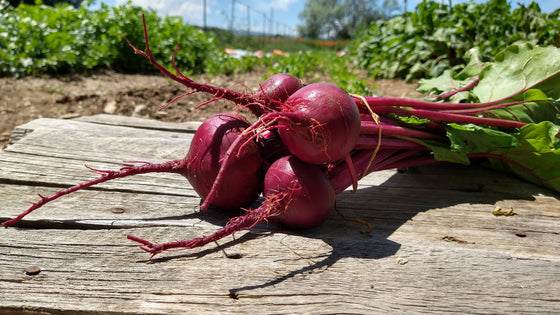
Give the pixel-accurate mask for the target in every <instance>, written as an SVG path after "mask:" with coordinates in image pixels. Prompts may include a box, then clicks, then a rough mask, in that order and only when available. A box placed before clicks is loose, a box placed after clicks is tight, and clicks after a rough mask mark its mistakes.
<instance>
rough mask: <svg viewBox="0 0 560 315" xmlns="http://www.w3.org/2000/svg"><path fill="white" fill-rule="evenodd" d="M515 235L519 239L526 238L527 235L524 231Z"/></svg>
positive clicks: (516, 232)
mask: <svg viewBox="0 0 560 315" xmlns="http://www.w3.org/2000/svg"><path fill="white" fill-rule="evenodd" d="M515 235H517V236H519V237H526V236H527V234H526V233H525V232H523V231H515Z"/></svg>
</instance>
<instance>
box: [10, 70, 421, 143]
mask: <svg viewBox="0 0 560 315" xmlns="http://www.w3.org/2000/svg"><path fill="white" fill-rule="evenodd" d="M265 74H266V71H265V70H264V69H263V70H259V71H252V72H248V73H242V74H236V75H231V76H225V75H220V76H212V77H209V76H205V75H200V76H196V77H194V78H193V79H195V80H196V81H199V82H205V83H208V84H212V85H215V86H220V87H227V88H231V89H235V90H238V91H255V90H256V89H258V86H259V83H260V82H262V81H263V77H264V76H265ZM303 80H304V82H311V81H317V80H320V81H326V82H328V81H329V80H328V78H317V77H314V78H303ZM372 86H376V89H375V93H376V94H378V95H379V96H396V97H408V98H419V97H421V95H420V94H419V93H417V92H416V91H415V89H416V86H417V85H416V83H411V84H409V83H405V82H404V81H401V80H381V81H375V82H372ZM0 91H1V92H0V94H1V95H0V149H3V148H5V147H6V145H7V144H8V142H9V138H10V134H11V132H12V130H13V129H14V127H16V126H18V125H21V124H23V123H26V122H28V121H31V120H33V119H37V118H42V117H45V118H61V119H71V118H75V117H78V116H89V115H95V114H100V113H107V114H115V115H125V116H140V117H146V118H151V119H157V120H162V121H173V122H183V121H203V120H204V119H206V118H207V117H210V116H211V115H213V114H215V113H218V112H225V111H229V110H231V109H233V107H234V105H233V104H232V103H231V102H227V101H222V100H220V101H215V102H212V103H209V104H207V105H205V106H203V107H201V108H198V109H197V108H195V107H196V106H197V105H199V104H202V103H204V102H206V101H208V100H210V97H209V96H208V95H205V94H204V93H195V94H191V95H188V96H185V97H183V98H180V99H179V100H178V101H176V102H174V103H173V104H171V105H169V106H168V107H167V108H165V109H164V110H159V109H160V108H161V107H162V106H164V105H166V104H167V102H169V101H170V100H172V99H173V98H174V97H177V96H179V95H182V94H184V93H185V89H184V88H183V86H182V85H180V84H178V83H176V82H174V81H171V80H169V79H167V78H165V77H164V76H163V75H135V74H122V73H116V72H113V71H108V70H107V71H101V72H95V73H90V74H83V75H77V74H73V75H64V76H35V77H25V78H20V79H16V78H0Z"/></svg>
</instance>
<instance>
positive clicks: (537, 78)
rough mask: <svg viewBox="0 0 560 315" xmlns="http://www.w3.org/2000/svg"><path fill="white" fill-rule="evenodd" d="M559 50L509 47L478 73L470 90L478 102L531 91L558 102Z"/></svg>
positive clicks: (559, 91) (524, 45) (528, 46)
mask: <svg viewBox="0 0 560 315" xmlns="http://www.w3.org/2000/svg"><path fill="white" fill-rule="evenodd" d="M558 86H560V49H559V48H556V47H553V46H547V47H535V46H533V45H531V44H529V43H526V44H516V45H511V46H509V47H508V48H506V49H505V50H504V51H502V52H500V53H498V54H497V55H496V57H495V62H494V63H493V64H491V65H490V66H488V67H485V68H484V69H483V70H482V72H481V73H480V82H479V83H478V85H477V86H476V87H475V88H474V89H473V92H474V93H475V94H476V95H477V96H478V98H479V99H480V101H481V102H489V101H494V100H501V99H509V98H512V97H513V96H516V95H518V94H520V93H523V92H525V91H526V90H529V89H531V88H533V87H536V88H539V89H540V90H542V91H543V92H544V93H545V94H546V95H547V96H548V97H550V98H553V99H558V98H560V89H558Z"/></svg>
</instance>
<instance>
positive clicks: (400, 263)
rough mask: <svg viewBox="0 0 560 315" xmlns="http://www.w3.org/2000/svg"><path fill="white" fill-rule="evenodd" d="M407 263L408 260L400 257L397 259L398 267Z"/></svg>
mask: <svg viewBox="0 0 560 315" xmlns="http://www.w3.org/2000/svg"><path fill="white" fill-rule="evenodd" d="M407 262H408V259H406V258H402V257H399V258H397V264H399V265H405V264H406V263H407Z"/></svg>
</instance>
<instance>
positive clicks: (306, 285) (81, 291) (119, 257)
mask: <svg viewBox="0 0 560 315" xmlns="http://www.w3.org/2000/svg"><path fill="white" fill-rule="evenodd" d="M196 126H197V124H196V123H194V124H191V123H187V124H172V123H160V122H157V121H148V120H142V119H131V118H123V117H118V116H107V115H99V116H93V117H82V118H80V119H78V120H54V119H39V120H35V121H32V122H30V123H28V124H25V125H23V126H20V127H18V128H17V129H16V130H14V138H13V140H14V141H15V142H14V143H13V144H12V145H10V146H9V147H8V148H6V150H5V151H3V152H0V196H1V197H0V220H1V221H4V220H6V219H8V218H10V217H11V216H12V215H15V214H18V213H20V212H22V211H23V210H25V209H26V207H27V206H26V204H25V203H24V201H25V200H36V199H37V198H38V197H37V196H36V193H41V194H44V195H47V194H50V193H53V192H55V191H56V190H58V189H60V188H63V187H68V186H70V185H74V184H76V183H79V182H81V181H84V180H87V179H91V178H93V177H94V176H96V175H95V174H94V173H93V172H92V171H90V170H88V169H87V168H85V167H84V164H87V165H88V166H90V167H93V168H97V169H118V168H120V167H122V166H123V165H125V164H126V163H123V162H122V161H148V162H161V161H166V160H170V159H179V158H182V157H183V156H184V154H185V153H186V151H187V149H188V144H189V141H190V139H191V138H192V133H193V131H194V130H195V129H196ZM558 197H559V196H558V195H557V194H555V193H553V192H551V191H548V190H546V189H543V188H540V187H537V186H535V185H532V184H528V183H525V182H523V181H520V180H518V179H516V178H513V177H511V176H507V175H504V174H500V173H496V172H493V171H491V170H488V169H485V168H483V167H481V166H471V167H464V166H457V165H437V166H425V167H417V168H414V169H412V170H411V171H409V172H406V173H398V172H396V171H392V170H391V171H383V172H378V173H376V174H372V175H370V176H368V177H367V178H365V179H363V180H362V181H361V182H360V187H359V190H358V191H357V192H356V193H350V192H349V191H348V192H344V193H342V194H341V195H340V196H339V197H338V201H337V207H338V209H339V210H340V211H341V212H342V213H343V214H344V215H346V216H349V217H357V218H361V219H364V220H366V221H367V222H369V223H370V224H371V225H372V227H373V232H372V233H371V235H365V234H363V233H362V231H363V228H362V227H361V226H360V225H357V224H356V223H353V222H350V221H345V220H342V219H341V217H340V216H339V215H338V214H336V213H335V214H333V215H332V216H331V218H330V219H329V220H328V221H327V222H326V223H325V224H324V225H322V226H320V227H318V228H315V229H311V230H306V231H287V230H282V229H280V228H279V227H276V226H274V225H272V224H270V225H265V224H261V225H259V226H257V227H256V228H254V229H252V230H251V231H249V232H239V233H236V234H235V235H234V236H232V237H228V238H226V239H223V240H221V241H219V242H218V244H209V245H207V246H205V247H203V248H200V249H195V250H190V251H177V252H166V253H163V254H160V255H159V256H156V257H155V258H154V259H152V260H149V255H148V254H147V253H145V252H143V251H142V250H140V249H139V248H138V246H137V245H136V244H135V243H133V242H131V241H129V240H127V239H126V235H127V234H133V235H137V236H140V237H142V238H146V239H148V240H152V241H158V242H166V241H174V240H178V239H189V238H193V237H197V236H200V235H208V234H210V233H212V232H213V231H215V230H217V229H218V228H220V227H221V226H223V224H224V223H225V222H226V221H227V219H228V217H229V216H230V215H235V214H238V213H224V212H219V211H216V210H209V211H205V212H199V210H198V205H199V203H200V199H199V198H198V197H197V195H196V194H195V193H194V191H193V190H192V188H191V187H190V186H189V184H188V182H187V181H186V180H185V179H184V178H182V177H181V176H179V175H174V174H148V175H141V176H135V177H131V178H126V179H120V180H116V181H114V182H109V183H105V184H102V185H99V186H98V187H93V188H91V189H87V190H83V191H79V192H76V193H74V194H71V195H69V196H65V197H63V198H61V199H59V200H57V201H55V202H52V203H50V204H48V205H46V206H45V207H43V208H41V209H39V210H37V211H36V212H33V213H32V214H30V215H29V216H28V217H26V218H25V220H24V221H23V222H22V224H21V225H20V227H17V228H15V227H12V228H7V229H0V313H10V312H13V313H22V312H29V313H34V312H40V313H63V312H81V313H135V314H144V313H145V314H158V313H163V314H168V313H182V314H184V313H190V314H201V313H202V314H205V313H210V314H254V313H266V314H286V313H292V314H294V313H320V314H323V313H355V314H371V313H381V312H383V313H385V312H392V313H393V312H400V313H428V312H435V313H448V312H462V313H560V201H559V199H558ZM496 206H499V207H502V208H503V209H504V210H507V209H509V208H510V207H513V209H514V211H515V212H516V213H517V215H514V216H494V215H493V214H492V211H493V210H494V209H495V207H496ZM29 266H39V267H40V268H41V272H40V273H39V274H37V275H27V274H25V273H24V272H23V270H24V269H25V268H26V267H29Z"/></svg>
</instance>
